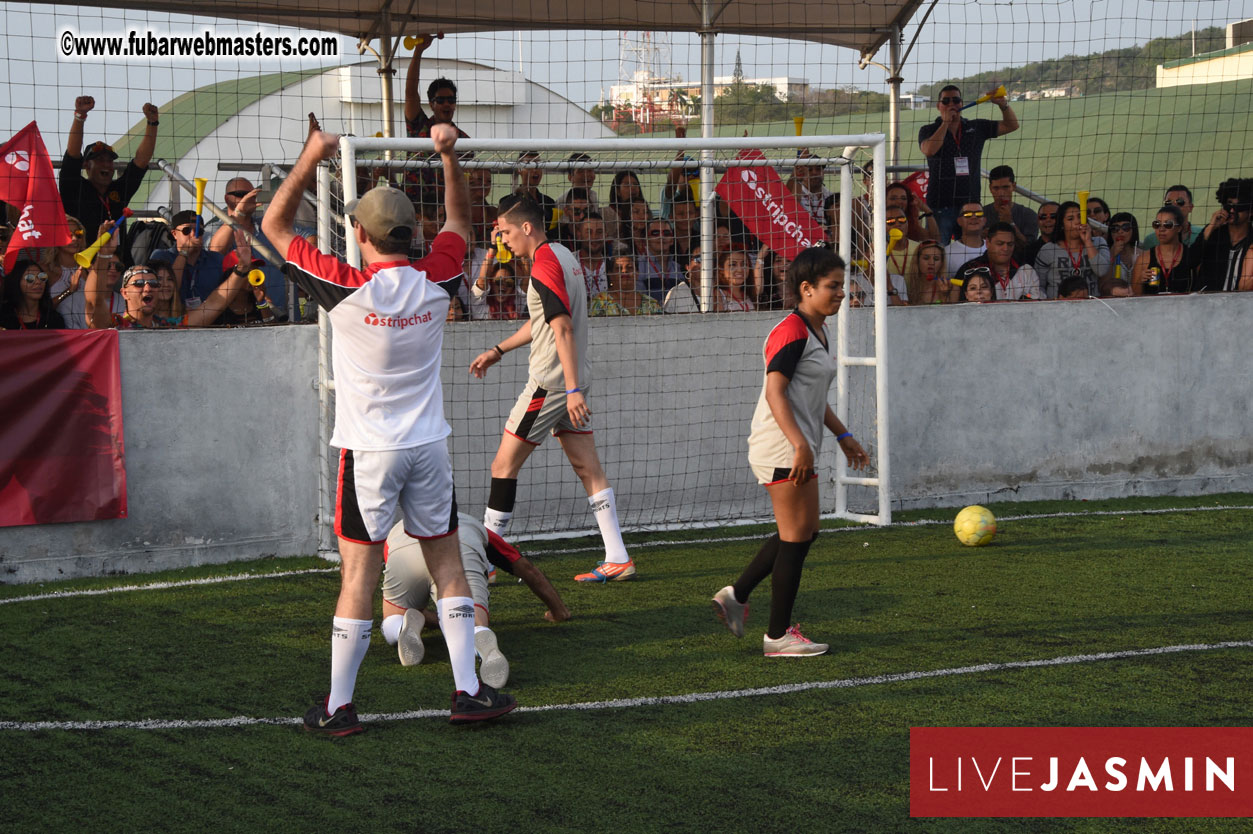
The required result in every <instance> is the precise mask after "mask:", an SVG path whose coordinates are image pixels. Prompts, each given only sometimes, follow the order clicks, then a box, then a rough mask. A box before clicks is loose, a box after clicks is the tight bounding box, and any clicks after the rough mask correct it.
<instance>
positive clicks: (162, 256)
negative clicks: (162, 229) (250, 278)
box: [148, 209, 226, 310]
mask: <svg viewBox="0 0 1253 834" xmlns="http://www.w3.org/2000/svg"><path fill="white" fill-rule="evenodd" d="M196 219H197V217H196V213H195V212H194V211H192V210H191V209H184V210H183V211H180V212H179V213H178V214H176V215H174V217H173V218H171V219H170V233H171V234H172V235H173V236H174V248H173V249H161V250H159V251H157V252H153V253H152V255H150V256H149V258H148V260H149V262H150V263H158V262H164V263H167V264H169V265H170V268H171V269H173V270H174V278H175V279H176V280H177V281H178V286H179V292H181V293H182V294H183V303H184V304H186V305H187V307H188V309H191V310H194V309H196V308H197V307H199V306H200V303H201V302H202V301H203V300H204V299H206V298H208V297H209V295H210V294H211V293H212V292H213V290H214V289H216V288H217V285H218V284H220V283H222V270H223V268H224V267H223V262H224V259H225V257H226V256H225V255H223V254H222V253H221V252H214V251H213V250H211V249H206V248H205V246H204V243H205V240H204V228H203V227H201V228H200V229H199V230H198V229H197V228H196ZM197 231H199V234H197Z"/></svg>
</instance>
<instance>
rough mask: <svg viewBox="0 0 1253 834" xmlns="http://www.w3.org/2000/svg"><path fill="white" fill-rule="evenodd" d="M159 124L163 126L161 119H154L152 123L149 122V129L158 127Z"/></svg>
mask: <svg viewBox="0 0 1253 834" xmlns="http://www.w3.org/2000/svg"><path fill="white" fill-rule="evenodd" d="M159 124H161V120H160V119H153V120H152V121H150V122H148V126H149V127H156V126H157V125H159Z"/></svg>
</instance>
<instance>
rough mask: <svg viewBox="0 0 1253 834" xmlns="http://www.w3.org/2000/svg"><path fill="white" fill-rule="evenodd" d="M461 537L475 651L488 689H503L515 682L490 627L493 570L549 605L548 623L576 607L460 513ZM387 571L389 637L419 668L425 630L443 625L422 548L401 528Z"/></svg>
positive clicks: (390, 542)
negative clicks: (434, 609) (435, 607)
mask: <svg viewBox="0 0 1253 834" xmlns="http://www.w3.org/2000/svg"><path fill="white" fill-rule="evenodd" d="M457 521H458V522H459V523H458V525H457V535H458V538H459V539H460V543H461V567H462V569H463V570H464V571H465V575H466V582H468V583H469V585H470V595H471V596H472V597H473V598H474V648H475V651H476V652H477V654H478V656H479V662H480V665H479V677H480V678H482V679H483V682H484V683H486V684H487V685H488V686H494V687H501V686H504V685H505V682H506V681H508V680H509V661H508V660H507V659H505V655H504V654H503V653H502V652H501V651H500V647H499V645H497V643H496V635H495V634H494V633H492V630H491V629H490V628H489V627H488V623H489V616H488V610H489V606H488V589H487V575H488V573H489V572H490V571H491V570H492V567H493V566H495V567H498V568H501V569H503V570H506V571H508V572H509V573H511V574H514V575H515V576H517V577H518V578H519V579H521V580H522V581H523V582H525V583H526V585H527V587H528V588H530V589H531V591H532V592H534V594H535V595H536V596H537V597H539V598H540V600H541V601H542V602H543V603H544V604H545V605H547V606H548V610H546V611H545V612H544V619H546V620H549V621H550V622H554V623H559V622H562V621H563V620H568V619H570V609H568V608H566V605H565V603H564V602H562V601H561V595H560V594H558V593H557V590H556V589H555V588H554V587H553V586H552V583H551V582H549V581H548V577H547V576H545V575H544V573H543V572H542V571H541V570H540V569H539V568H537V567H535V565H533V564H531V561H530V560H529V559H527V558H526V557H525V556H523V555H522V554H521V553H519V552H518V551H517V549H516V548H514V547H513V545H511V544H509V543H508V542H506V541H505V540H504V539H502V538H501V537H500V536H498V535H496V534H495V533H489V532H488V531H487V528H486V527H484V526H483V525H482V523H480V522H479V521H478V520H476V519H474V518H471V517H470V516H468V515H466V514H465V513H458V515H457ZM384 560H385V561H386V567H385V568H384V570H383V628H382V631H383V638H384V639H385V640H387V643H388V645H393V646H396V650H397V653H398V654H399V655H400V662H401V663H402V664H404V665H405V666H416V665H417V664H419V663H421V662H422V657H423V656H424V655H425V653H426V648H425V647H424V646H423V645H422V628H423V627H424V626H430V627H432V628H436V627H438V626H439V620H438V618H437V617H436V616H435V614H434V613H433V612H432V611H430V610H429V609H428V608H427V604H428V603H429V602H430V601H431V600H434V599H435V598H436V595H437V589H436V586H435V581H434V580H433V579H432V578H431V573H430V571H429V570H428V569H427V566H426V560H425V559H424V558H423V557H422V548H421V547H420V546H419V544H418V542H417V541H416V540H414V539H412V538H410V537H409V535H408V534H407V533H405V530H404V525H402V524H397V525H396V526H395V527H393V528H392V532H391V534H390V535H388V537H387V548H386V553H385V555H384Z"/></svg>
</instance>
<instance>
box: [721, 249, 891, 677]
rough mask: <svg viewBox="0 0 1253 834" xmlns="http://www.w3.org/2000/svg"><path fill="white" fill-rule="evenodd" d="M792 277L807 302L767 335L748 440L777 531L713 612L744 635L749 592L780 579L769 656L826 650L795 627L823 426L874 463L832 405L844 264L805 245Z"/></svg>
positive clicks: (860, 461) (853, 454) (812, 535)
mask: <svg viewBox="0 0 1253 834" xmlns="http://www.w3.org/2000/svg"><path fill="white" fill-rule="evenodd" d="M787 279H788V283H789V284H790V285H791V288H792V292H793V294H794V295H795V296H796V298H797V299H798V302H797V306H796V309H795V310H793V311H792V312H791V313H790V314H789V315H788V316H787V318H785V319H784V320H783V321H781V322H780V323H779V324H777V325H775V327H774V329H773V330H771V331H770V335H769V336H767V337H766V343H765V347H764V349H763V352H764V358H765V374H764V376H765V379H764V381H763V383H762V389H761V396H760V397H759V398H758V400H757V410H756V411H755V412H754V414H753V423H752V430H751V432H750V433H749V436H748V463H749V466H750V467H751V468H752V470H753V474H754V475H756V476H757V481H758V483H760V484H762V485H764V486H765V488H766V492H767V493H768V494H769V495H770V502H771V504H772V505H773V507H774V518H775V523H776V525H777V526H778V532H777V533H775V534H774V535H772V536H770V538H768V539H766V541H765V542H763V543H762V546H761V549H760V550H758V551H757V555H756V556H755V557H753V560H752V561H751V562H749V564H748V566H747V567H746V568H745V569H744V572H743V573H741V574H740V577H739V579H737V580H736V581H735V584H733V585H728V586H726V587H725V588H723V589H722V590H720V591H718V593H717V594H715V595H714V598H713V609H714V613H715V614H716V615H717V616H718V618H719V619H721V620H722V622H723V623H725V624H726V626H727V628H728V629H730V631H731V633H732V634H734V635H735V636H736V637H743V636H744V623H745V621H746V620H747V619H748V596H749V594H751V593H752V592H753V589H754V588H756V587H757V586H758V585H759V584H761V582H762V581H763V580H764V579H765V578H766V577H767V576H772V577H773V578H772V579H771V588H770V624H769V627H768V628H767V629H766V633H765V635H764V637H763V638H762V650H763V652H764V654H765V655H766V657H808V656H813V655H819V654H823V653H824V652H826V650H827V645H826V644H825V643H814V642H813V641H811V640H809V639H808V638H807V637H805V635H803V634H801V631H800V627H799V625H793V624H792V606H793V605H794V604H795V602H796V593H797V591H798V590H799V589H800V581H801V568H802V566H803V565H804V563H805V556H806V555H807V554H808V553H809V548H810V546H811V545H812V544H813V543H814V540H815V539H817V538H818V481H817V477H818V475H817V472H816V471H815V465H816V461H817V460H818V455H819V453H820V452H821V450H822V430H823V429H824V428H826V429H827V430H829V431H830V432H831V433H832V434H834V435H835V439H836V441H837V442H838V443H839V444H840V450H841V451H842V452H843V453H844V456H845V457H846V458H847V459H848V463H849V465H850V466H851V467H853V468H854V469H862V468H864V467H865V466H866V465H867V464H868V463H869V462H870V458H869V456H868V455H867V454H866V452H865V451H864V450H863V449H862V448H861V444H859V443H858V442H857V441H856V439H854V438H853V435H852V433H851V432H849V431H848V430H847V429H846V428H845V427H844V424H843V423H842V422H840V418H839V417H837V416H836V414H835V412H834V411H833V410H832V409H831V406H830V405H828V404H827V391H828V389H829V388H830V387H831V381H832V380H833V379H834V378H835V372H836V367H837V362H836V357H835V355H834V354H833V352H832V349H831V335H830V333H829V331H828V329H827V326H826V321H827V319H828V318H830V317H831V316H834V315H835V314H836V313H837V312H838V311H839V309H840V303H841V302H843V300H844V261H843V260H842V259H841V258H840V256H839V255H837V254H835V253H834V252H832V251H831V250H830V249H826V248H814V249H806V250H805V251H804V252H802V253H801V254H800V255H798V256H797V257H796V260H794V261H793V262H792V265H791V266H790V267H789V268H788V272H787Z"/></svg>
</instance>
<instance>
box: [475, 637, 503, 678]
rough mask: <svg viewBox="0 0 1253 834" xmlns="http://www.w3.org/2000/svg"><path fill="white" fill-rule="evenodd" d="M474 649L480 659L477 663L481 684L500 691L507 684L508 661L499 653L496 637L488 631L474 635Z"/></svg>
mask: <svg viewBox="0 0 1253 834" xmlns="http://www.w3.org/2000/svg"><path fill="white" fill-rule="evenodd" d="M474 648H475V650H476V651H477V652H478V653H479V657H481V658H482V660H481V661H480V663H479V677H480V678H481V679H482V680H483V683H485V684H487V685H488V686H490V687H492V688H493V689H500V688H501V687H502V686H504V685H505V684H506V683H508V682H509V661H508V660H507V659H506V658H505V655H504V654H503V653H502V652H501V651H500V646H498V645H497V643H496V635H495V634H493V633H492V632H490V631H480V632H479V633H478V634H476V635H474Z"/></svg>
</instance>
